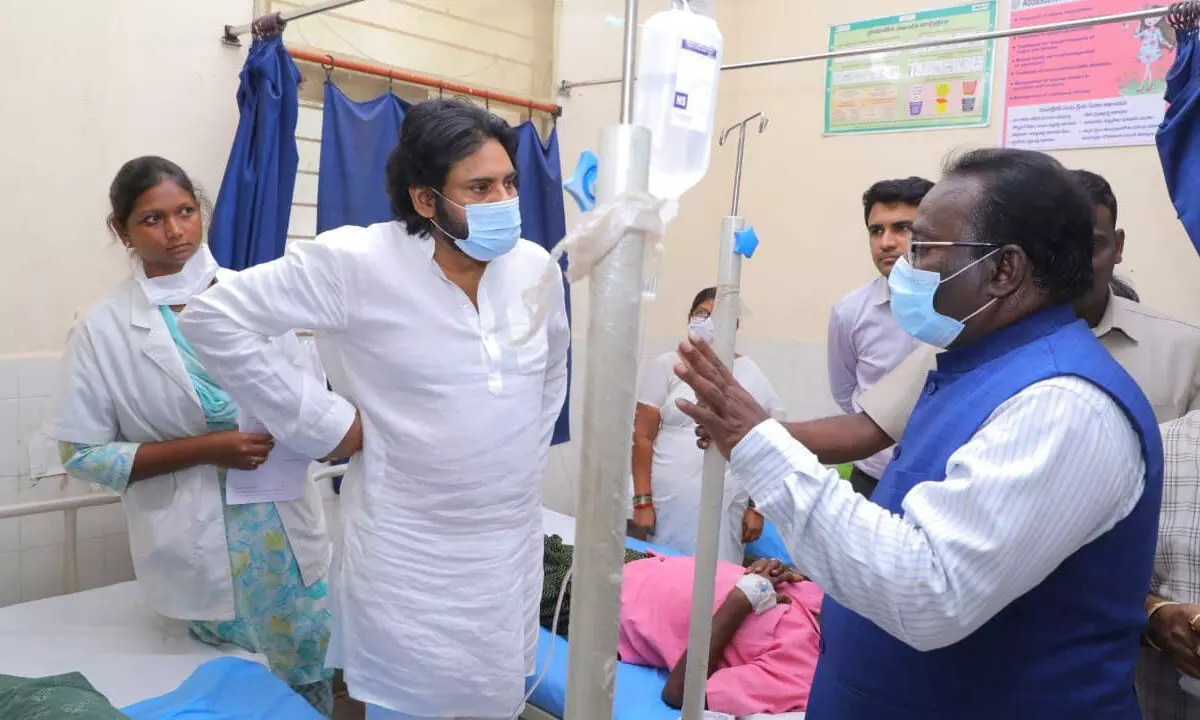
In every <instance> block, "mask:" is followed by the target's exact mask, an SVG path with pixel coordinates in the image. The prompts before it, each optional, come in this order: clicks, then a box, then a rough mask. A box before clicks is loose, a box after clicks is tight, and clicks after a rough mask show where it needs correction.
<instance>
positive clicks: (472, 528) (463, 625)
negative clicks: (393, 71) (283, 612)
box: [181, 101, 569, 718]
mask: <svg viewBox="0 0 1200 720" xmlns="http://www.w3.org/2000/svg"><path fill="white" fill-rule="evenodd" d="M433 102H435V103H437V107H433V108H430V107H424V108H423V106H421V105H418V106H416V107H414V109H413V110H412V111H410V113H409V117H408V118H407V119H406V121H405V125H404V127H403V128H402V133H401V145H400V148H399V149H398V150H397V153H399V152H401V151H403V150H404V149H405V143H406V133H407V131H408V128H409V120H412V119H413V113H414V112H417V113H418V118H417V120H420V119H421V118H422V117H423V116H433V117H432V119H434V120H437V122H438V123H440V124H441V125H444V124H445V122H449V121H445V120H444V118H442V115H444V114H445V113H450V114H451V115H454V117H453V118H451V121H456V120H462V117H459V115H461V114H462V113H464V112H465V113H466V114H467V115H471V117H469V118H467V119H468V120H471V121H474V120H478V118H476V117H474V115H472V113H471V111H469V110H464V109H463V108H461V107H457V106H455V104H454V103H451V102H449V101H446V102H438V101H433ZM418 108H422V109H423V110H424V111H425V112H424V115H422V114H421V113H420V112H418ZM439 113H441V115H439ZM456 113H457V115H455V114H456ZM439 118H441V119H439ZM425 119H426V120H430V119H431V118H430V117H425ZM489 122H490V121H489ZM439 126H440V125H439ZM492 130H495V128H494V127H493V128H492ZM501 134H502V133H501ZM423 140H426V141H427V140H428V139H427V138H425V139H423ZM501 142H502V143H503V142H504V138H501ZM486 147H491V146H485V148H486ZM496 147H498V146H495V147H491V151H493V155H494V154H495V153H494V151H495V148H496ZM506 147H508V146H506ZM424 149H425V150H426V151H428V150H429V148H424ZM434 149H435V150H437V148H434ZM459 149H460V150H461V148H459ZM481 152H485V150H484V149H480V150H478V151H477V152H476V153H475V155H476V156H477V155H478V154H479V153H481ZM410 155H411V156H412V157H421V156H422V153H420V152H417V151H415V150H414V151H412V152H411V153H410ZM509 156H510V158H511V153H509ZM472 158H475V156H472V157H469V158H466V159H461V162H460V161H459V160H454V164H453V165H452V169H451V170H450V171H449V173H450V174H449V175H448V176H446V178H445V180H444V182H443V185H442V187H440V188H439V187H436V185H432V186H431V187H432V188H433V191H434V193H435V194H436V195H437V196H438V197H441V198H443V199H444V200H445V201H446V202H447V203H452V204H458V203H461V204H462V205H467V206H469V200H470V198H469V197H467V198H466V200H465V201H464V199H463V198H464V197H465V196H464V195H462V194H456V193H457V190H456V189H454V188H452V187H451V185H452V183H453V182H457V177H458V175H459V174H461V173H460V168H459V165H462V164H464V163H469V162H474V160H472ZM475 159H478V158H475ZM396 162H399V163H403V162H411V159H408V158H399V159H397V160H396ZM477 164H478V163H477ZM412 172H414V171H412V170H410V171H409V174H410V175H411V174H412ZM479 173H482V171H479V172H477V173H476V174H479ZM400 174H401V175H402V174H403V172H400ZM435 174H436V173H435ZM443 174H444V173H443ZM513 178H514V182H513V184H512V185H511V186H507V181H505V184H506V187H507V190H505V191H504V192H507V193H508V195H509V196H511V197H515V175H514V176H513ZM477 179H478V178H474V177H472V178H466V179H465V180H464V183H466V185H464V187H467V186H468V185H469V183H471V182H475V181H476V180H477ZM394 180H395V178H393V177H392V168H391V167H389V183H392V182H393V181H394ZM389 189H390V190H391V192H392V196H393V206H394V207H395V206H396V203H397V192H398V191H397V189H396V188H395V187H391V188H389ZM400 191H402V192H403V193H404V195H403V196H402V197H401V200H403V197H407V196H408V195H407V193H408V188H407V187H403V186H402V187H401V188H400ZM463 192H464V193H467V194H468V195H469V193H470V192H471V191H468V190H464V191H463ZM474 192H477V194H480V196H482V195H483V194H486V193H487V192H493V191H485V190H481V189H478V187H477V188H476V190H475V191H474ZM495 192H500V191H495ZM413 193H414V194H413V195H412V200H413V203H414V205H415V207H416V209H417V212H418V213H420V211H421V208H432V207H434V205H437V208H436V212H435V213H433V215H432V217H431V218H428V219H430V220H432V223H431V224H430V226H429V227H430V229H429V230H428V231H425V232H416V233H414V232H412V231H411V226H412V225H413V224H414V223H416V224H418V225H419V224H420V220H421V218H420V217H416V218H415V220H414V217H415V216H413V215H412V213H411V211H412V210H413V207H414V205H409V206H406V207H407V210H408V211H409V212H408V216H407V220H408V222H405V221H404V219H403V218H404V214H403V213H401V217H402V220H398V221H393V222H386V223H380V224H377V225H372V226H370V227H366V228H360V227H343V228H339V229H336V230H333V231H330V232H327V233H324V234H322V235H321V236H319V237H318V238H317V239H316V240H314V241H312V242H299V243H295V244H293V245H292V246H291V247H290V248H289V249H288V252H287V254H286V256H285V257H283V258H282V259H280V260H277V261H275V262H271V263H267V264H265V265H261V266H258V267H255V268H251V269H249V270H247V271H245V272H243V273H241V274H240V275H239V276H238V277H237V278H236V279H235V280H234V281H231V282H229V283H223V284H220V285H218V286H217V287H215V288H213V289H212V290H211V291H210V292H208V293H206V294H205V295H203V296H202V297H201V298H198V299H197V300H196V301H194V302H193V304H192V305H190V306H189V310H188V312H187V313H186V315H185V317H184V318H183V320H182V322H181V325H182V327H183V328H184V332H185V333H186V334H187V337H188V338H189V340H190V341H191V342H192V344H193V346H194V347H195V349H196V352H197V353H198V354H199V355H201V356H202V357H203V358H204V361H205V363H206V366H207V367H208V368H209V369H210V371H211V372H213V373H214V374H215V375H217V376H218V377H219V378H221V380H222V382H223V383H224V384H225V387H226V388H228V389H229V391H230V392H231V393H232V394H233V395H234V396H235V397H236V398H237V400H238V402H239V404H241V405H242V406H243V407H245V408H247V409H248V411H249V412H252V413H253V414H254V415H255V416H256V417H258V418H260V419H261V420H262V421H263V422H264V423H265V424H266V425H267V427H268V428H269V429H270V430H271V432H272V434H273V435H274V436H275V437H276V440H277V441H278V442H281V443H283V444H285V445H287V446H289V447H291V448H292V449H294V450H296V451H299V452H302V453H305V454H307V455H308V456H309V457H314V458H319V457H323V456H326V455H328V454H329V453H330V452H332V451H333V450H334V448H335V447H337V446H338V445H339V444H340V443H342V441H343V438H344V437H346V436H347V434H348V432H349V431H350V428H351V426H352V424H353V423H355V418H356V412H357V415H358V417H359V418H360V419H361V427H362V438H363V439H362V450H361V452H359V453H358V454H356V455H355V456H354V457H353V458H352V460H351V462H350V466H349V468H348V471H347V476H346V481H345V483H344V485H343V491H342V496H341V497H342V507H343V524H344V527H345V530H344V536H343V538H342V540H341V543H340V547H338V549H337V552H336V553H335V558H334V569H333V573H332V581H331V584H330V587H331V597H332V598H333V602H332V609H333V616H334V619H333V623H334V627H333V636H332V640H331V644H330V651H329V658H328V664H329V665H330V666H333V667H342V668H344V670H345V677H346V681H347V685H348V687H349V689H350V693H351V695H352V696H354V697H355V698H357V699H359V700H362V701H364V702H366V703H367V704H368V707H369V708H371V706H374V709H375V710H376V711H377V712H376V713H375V715H376V716H379V717H392V716H397V715H398V716H404V717H407V716H411V717H424V718H463V717H472V718H473V717H479V718H495V717H508V716H509V715H511V714H512V713H513V712H514V711H516V710H517V708H518V707H519V706H520V704H521V700H522V697H523V695H524V678H525V676H526V675H528V674H531V672H532V670H533V659H534V652H535V649H536V642H537V628H538V601H539V597H540V594H541V583H542V578H541V575H542V528H541V510H540V507H541V492H540V484H541V476H542V471H543V468H544V465H545V459H546V453H547V449H548V447H549V443H550V438H551V435H552V431H553V427H554V423H555V420H556V419H557V417H558V414H559V412H560V409H561V408H562V405H563V400H564V398H565V396H566V391H567V368H566V360H567V350H568V345H569V330H568V325H567V318H566V310H565V305H564V301H563V297H562V292H561V284H558V285H557V290H556V292H557V293H558V295H557V297H556V299H555V302H554V303H553V305H552V308H553V310H552V312H551V314H550V317H549V319H548V320H547V322H546V323H545V325H544V326H543V327H541V328H540V329H539V330H538V331H537V332H536V333H534V335H533V338H532V339H531V340H528V341H527V342H525V343H520V342H518V340H519V339H521V338H523V337H524V336H525V335H526V334H527V333H528V331H529V330H530V327H531V315H530V312H529V310H528V308H527V306H526V304H525V302H524V301H523V298H522V293H523V291H525V290H526V289H527V288H530V287H532V286H533V285H534V284H536V283H537V281H538V279H539V278H540V277H541V276H542V273H543V272H544V271H545V269H546V266H547V262H548V254H547V253H546V251H545V250H543V249H542V248H541V247H539V246H537V245H535V244H533V243H530V242H528V241H525V240H520V241H519V242H516V244H515V246H514V247H512V249H511V250H508V251H507V252H505V253H504V254H502V255H500V256H499V257H496V258H494V259H491V260H490V261H488V262H486V263H483V264H482V265H481V268H482V272H481V275H480V276H479V277H478V278H477V282H478V285H477V287H476V286H471V287H469V288H467V289H465V290H464V288H463V287H462V286H461V283H460V282H458V281H457V277H458V275H457V274H456V272H457V270H456V269H457V268H461V265H462V262H461V261H462V260H463V258H461V257H458V256H456V255H453V253H454V252H461V251H460V250H453V248H455V247H460V248H461V247H464V246H463V245H462V244H461V242H460V243H453V242H451V240H454V239H458V238H461V237H462V236H461V235H459V234H458V233H460V232H464V231H465V230H466V228H465V227H464V228H463V230H458V231H457V232H456V231H455V229H456V228H459V227H461V226H464V225H466V224H467V222H466V221H464V220H463V219H462V217H460V216H461V213H459V216H455V215H454V213H451V212H450V211H449V210H448V209H447V205H445V204H443V203H440V202H438V201H436V200H431V199H430V197H431V196H430V195H429V194H428V192H427V189H416V188H415V186H414V188H413ZM441 193H445V195H444V196H443V195H441ZM502 194H503V193H502ZM455 198H459V199H455ZM488 199H489V200H490V199H493V198H488ZM481 202H482V201H481ZM431 203H432V204H431ZM493 204H496V203H493ZM464 209H465V208H464ZM430 212H433V211H430ZM448 213H449V214H448ZM466 218H467V220H469V221H470V223H471V225H472V227H471V228H470V234H471V237H476V236H480V233H478V232H477V231H478V230H479V228H477V227H475V224H476V223H477V222H478V223H479V225H480V226H482V225H483V222H482V221H479V220H478V216H476V215H472V214H471V213H470V212H468V213H467V214H466ZM439 220H440V222H438V221H439ZM441 228H446V229H447V230H449V231H450V232H446V231H443V230H441ZM448 248H449V249H448ZM447 253H451V256H448V255H447ZM455 263H457V264H456V265H454V268H451V267H450V265H451V264H455ZM451 277H454V278H456V281H452V280H451V279H450V278H451ZM471 295H474V297H473V298H472V297H471ZM285 328H286V329H293V328H307V329H311V330H313V331H314V332H315V333H316V335H317V345H318V347H319V349H320V352H321V358H322V360H323V362H324V363H325V364H326V367H327V369H328V371H329V376H330V382H331V384H332V386H333V387H334V388H336V394H335V393H331V392H329V391H327V390H326V388H325V387H323V386H321V385H320V384H318V383H316V382H315V381H312V380H311V379H309V378H307V377H306V376H304V375H302V374H301V373H300V372H299V371H296V370H293V369H292V368H291V367H290V366H289V365H288V364H286V363H285V362H284V361H283V359H282V357H281V356H280V355H279V354H278V353H277V351H275V350H274V349H273V348H272V347H271V346H270V345H269V344H268V343H267V341H266V340H265V338H267V337H270V336H275V335H279V334H281V333H282V332H283V331H284V330H283V329H285ZM388 711H392V713H395V715H393V714H392V713H389V712H388ZM371 716H372V715H371V713H370V712H369V713H368V717H371Z"/></svg>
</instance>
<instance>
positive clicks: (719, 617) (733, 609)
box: [662, 588, 754, 710]
mask: <svg viewBox="0 0 1200 720" xmlns="http://www.w3.org/2000/svg"><path fill="white" fill-rule="evenodd" d="M753 611H754V609H753V608H752V607H750V601H749V600H748V599H747V598H746V595H745V593H743V592H742V591H741V590H738V589H737V588H734V589H733V590H731V591H730V592H729V595H728V596H726V598H725V602H723V603H721V607H720V608H718V609H717V613H716V614H715V615H713V629H712V641H711V642H710V643H709V646H708V675H709V677H712V674H713V673H714V672H716V670H717V661H718V660H720V659H721V655H723V654H724V653H725V648H726V647H727V646H728V645H729V642H730V641H731V640H733V636H734V634H735V633H736V632H737V630H738V628H740V627H741V626H742V623H743V622H744V621H745V620H746V618H747V617H749V616H750V613H752V612H753ZM687 657H688V654H687V651H685V652H684V653H683V655H682V656H681V657H680V658H679V662H677V663H675V667H673V668H671V674H670V676H668V677H667V685H666V687H664V688H663V691H662V701H663V702H664V703H666V704H667V705H669V706H671V707H673V708H675V709H676V710H678V709H679V708H681V707H683V680H684V678H683V675H684V670H685V668H687Z"/></svg>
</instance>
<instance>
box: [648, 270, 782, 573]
mask: <svg viewBox="0 0 1200 720" xmlns="http://www.w3.org/2000/svg"><path fill="white" fill-rule="evenodd" d="M716 297H717V289H716V288H715V287H710V288H705V289H703V290H701V291H700V292H699V293H698V294H697V295H696V297H695V299H693V300H692V306H691V310H689V311H688V332H689V333H691V334H693V335H697V336H699V337H700V338H702V339H704V340H705V341H707V342H712V339H713V332H714V329H713V319H712V311H713V303H714V302H715V300H716ZM677 362H679V358H678V356H677V355H676V354H675V351H674V350H672V351H670V352H667V353H664V354H662V355H659V356H658V357H656V358H653V359H651V360H647V361H646V362H644V363H643V364H642V368H641V370H640V371H639V373H638V386H637V401H638V402H637V410H636V414H635V416H634V424H633V495H634V497H633V524H634V526H635V527H636V528H637V529H638V530H640V531H642V532H643V533H645V534H646V535H648V536H649V538H650V539H651V540H653V542H655V543H656V544H658V545H662V546H663V547H668V548H671V549H673V550H678V551H680V552H684V553H688V554H694V553H695V552H696V535H697V531H698V529H699V521H700V520H699V514H700V480H701V475H702V474H703V466H704V451H703V450H700V449H699V448H698V447H696V423H695V422H693V421H692V419H691V418H689V417H688V416H686V415H684V414H683V413H682V412H680V411H679V408H677V407H676V406H675V400H676V399H678V398H681V397H682V398H685V399H687V400H693V399H694V393H693V392H692V389H691V388H690V387H688V386H687V385H686V384H684V383H683V382H681V381H680V380H679V378H678V377H676V376H675V369H674V368H675V364H676V363H677ZM733 374H734V376H735V377H736V378H737V379H738V382H740V383H741V384H742V386H743V387H745V388H746V389H747V390H748V391H749V392H750V394H751V395H753V396H754V399H755V400H757V401H758V403H759V404H760V405H762V406H763V408H764V409H766V410H767V412H769V413H771V414H772V415H776V416H779V415H781V414H782V412H783V403H782V402H780V400H779V395H778V393H776V392H775V388H773V387H772V386H771V383H770V381H768V380H767V377H766V376H765V375H764V374H763V372H762V370H760V369H759V368H758V365H756V364H754V361H753V360H751V359H750V358H748V357H746V356H744V355H737V356H735V359H734V363H733ZM762 526H763V518H762V516H761V515H759V514H758V511H756V510H755V509H754V507H753V504H752V502H751V501H750V496H749V495H748V494H747V493H746V491H745V490H744V489H743V488H742V487H741V484H740V483H739V482H737V478H735V477H734V476H733V475H732V474H731V473H728V472H727V473H726V474H725V496H724V499H723V505H722V512H721V534H720V538H721V541H720V551H719V553H718V556H719V557H720V559H721V560H724V561H726V562H732V563H739V564H740V563H741V562H742V559H743V556H744V552H745V546H746V543H748V542H753V541H754V540H756V539H758V536H759V534H761V533H762Z"/></svg>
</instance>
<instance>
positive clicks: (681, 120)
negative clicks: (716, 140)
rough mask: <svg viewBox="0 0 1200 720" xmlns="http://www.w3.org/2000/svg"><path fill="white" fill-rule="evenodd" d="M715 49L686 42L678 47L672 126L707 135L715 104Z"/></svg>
mask: <svg viewBox="0 0 1200 720" xmlns="http://www.w3.org/2000/svg"><path fill="white" fill-rule="evenodd" d="M716 77H717V49H716V48H714V47H709V46H708V45H703V44H701V43H698V42H694V41H692V40H688V39H687V38H684V39H683V42H681V43H680V46H679V65H678V66H677V69H676V74H675V94H674V97H673V100H672V102H671V125H673V126H675V127H677V128H682V129H684V130H691V131H694V132H699V133H704V132H708V124H709V122H710V118H711V117H712V110H713V103H714V102H716V92H715V90H716V88H715V85H716Z"/></svg>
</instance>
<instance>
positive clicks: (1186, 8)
mask: <svg viewBox="0 0 1200 720" xmlns="http://www.w3.org/2000/svg"><path fill="white" fill-rule="evenodd" d="M1198 11H1200V0H1186V1H1185V2H1178V3H1175V4H1174V5H1171V6H1170V7H1159V8H1150V9H1148V10H1135V11H1133V12H1126V13H1118V14H1116V15H1100V16H1097V17H1090V18H1080V19H1078V20H1063V21H1061V22H1053V23H1046V24H1044V25H1031V26H1029V27H1021V28H1007V29H1004V30H993V31H991V32H982V33H971V34H967V35H956V36H954V37H947V38H938V39H935V40H919V41H916V42H909V43H896V44H892V45H876V46H873V47H866V48H854V49H852V50H835V51H832V52H823V53H813V54H811V55H793V56H790V57H782V58H774V59H771V60H752V61H749V62H740V63H731V64H729V65H722V66H721V70H722V71H725V70H748V69H750V68H762V67H772V66H775V65H790V64H792V63H803V62H812V61H814V60H835V59H839V58H847V57H858V56H860V55H874V54H875V53H884V52H895V51H897V50H916V49H919V48H930V47H941V46H944V45H957V44H959V43H969V42H980V41H983V40H998V39H1001V38H1009V37H1016V36H1018V35H1034V34H1038V33H1047V32H1062V31H1064V30H1078V29H1080V28H1086V27H1092V26H1093V25H1107V24H1109V23H1117V22H1129V21H1130V20H1142V19H1145V18H1154V17H1162V16H1164V15H1169V14H1171V13H1183V12H1193V13H1194V12H1198ZM619 82H621V81H620V79H618V78H613V79H610V80H582V81H580V82H567V81H565V80H564V81H563V82H562V83H561V84H560V85H559V86H558V89H559V92H560V93H562V94H566V95H569V94H570V92H571V90H573V89H574V88H581V87H597V86H600V85H615V84H616V83H619Z"/></svg>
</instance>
